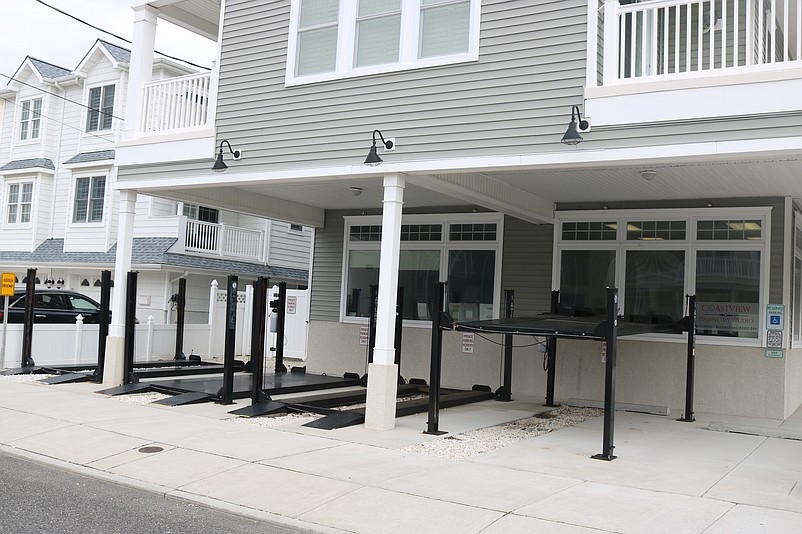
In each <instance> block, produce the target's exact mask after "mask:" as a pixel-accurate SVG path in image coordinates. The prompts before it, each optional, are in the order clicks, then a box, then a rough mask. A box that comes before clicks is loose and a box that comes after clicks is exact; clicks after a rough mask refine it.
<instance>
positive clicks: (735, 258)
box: [555, 208, 802, 340]
mask: <svg viewBox="0 0 802 534" xmlns="http://www.w3.org/2000/svg"><path fill="white" fill-rule="evenodd" d="M557 217H558V223H557V235H556V244H557V249H558V254H556V255H555V262H556V264H555V273H558V274H557V281H558V287H559V289H560V305H561V307H562V308H563V310H564V311H565V312H567V313H572V314H575V315H597V314H602V313H604V311H605V306H606V304H605V287H607V286H615V287H618V288H619V303H620V306H621V310H620V313H622V314H623V316H624V318H625V319H626V320H631V321H636V322H647V323H670V322H674V321H678V320H680V319H681V318H682V317H683V316H684V315H686V313H687V309H686V308H687V306H686V298H685V296H686V295H696V329H697V334H699V335H701V336H714V337H716V338H718V339H721V338H739V339H741V340H743V339H744V338H745V339H753V340H757V339H759V337H760V332H761V328H760V325H761V323H760V318H761V317H762V314H761V310H762V307H763V306H764V304H765V303H764V302H763V301H762V300H761V295H764V294H765V293H766V289H767V287H768V278H767V276H768V275H767V271H768V267H767V261H768V256H769V254H768V251H769V248H768V247H769V236H768V222H769V217H770V212H769V209H768V208H740V209H739V210H725V209H723V208H722V209H721V210H718V209H717V210H710V209H705V210H692V209H690V210H670V211H669V210H652V211H650V212H638V211H634V210H633V211H623V210H622V211H612V210H608V211H605V212H601V213H595V212H560V213H558V215H557ZM800 265H802V262H800ZM801 277H802V275H801Z"/></svg>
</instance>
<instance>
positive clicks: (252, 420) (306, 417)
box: [225, 412, 323, 428]
mask: <svg viewBox="0 0 802 534" xmlns="http://www.w3.org/2000/svg"><path fill="white" fill-rule="evenodd" d="M321 417H323V416H322V415H319V414H315V413H297V412H292V413H286V414H276V415H263V416H261V417H234V418H231V419H225V421H232V422H234V423H240V424H244V425H251V426H258V427H262V428H274V427H278V426H287V425H303V424H306V423H308V422H310V421H314V420H316V419H320V418H321Z"/></svg>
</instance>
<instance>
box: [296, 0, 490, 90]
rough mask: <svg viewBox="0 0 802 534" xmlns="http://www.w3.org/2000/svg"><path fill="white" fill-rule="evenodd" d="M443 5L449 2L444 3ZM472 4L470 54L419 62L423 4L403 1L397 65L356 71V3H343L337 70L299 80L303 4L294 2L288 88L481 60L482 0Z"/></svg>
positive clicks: (347, 0) (348, 0)
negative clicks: (299, 26) (298, 65)
mask: <svg viewBox="0 0 802 534" xmlns="http://www.w3.org/2000/svg"><path fill="white" fill-rule="evenodd" d="M443 1H444V2H445V1H447V0H443ZM469 1H470V22H469V23H468V50H467V52H460V53H456V54H449V55H444V56H436V57H428V58H420V57H419V49H420V19H421V17H420V13H421V0H401V37H400V38H401V42H400V45H399V60H398V62H397V63H386V64H382V65H369V66H365V67H355V66H354V62H355V61H356V22H357V6H358V2H357V0H340V10H339V17H338V24H337V59H336V67H335V69H334V71H331V72H321V73H315V74H308V75H305V76H296V74H295V71H296V65H297V53H298V24H299V17H300V11H301V0H292V3H291V4H290V29H289V40H288V44H287V66H286V74H285V77H284V85H285V86H286V87H290V86H294V85H303V84H308V83H315V82H321V81H328V80H338V79H342V78H351V77H356V76H368V75H371V74H381V73H386V72H396V71H403V70H410V69H421V68H425V67H435V66H440V65H449V64H452V63H465V62H469V61H477V60H478V59H479V22H480V20H479V19H480V16H481V10H482V9H481V8H482V3H481V0H469Z"/></svg>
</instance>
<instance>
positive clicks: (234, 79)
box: [216, 0, 587, 169]
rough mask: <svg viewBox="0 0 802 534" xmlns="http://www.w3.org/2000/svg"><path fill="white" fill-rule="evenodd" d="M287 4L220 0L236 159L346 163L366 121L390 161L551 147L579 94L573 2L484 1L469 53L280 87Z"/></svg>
mask: <svg viewBox="0 0 802 534" xmlns="http://www.w3.org/2000/svg"><path fill="white" fill-rule="evenodd" d="M289 6H290V2H289V0H280V1H274V2H269V3H264V2H259V1H257V0H230V1H228V2H227V3H226V14H225V27H224V31H223V38H222V44H221V63H220V87H219V99H218V108H217V118H216V126H217V128H218V137H219V138H226V139H228V140H230V141H231V142H232V144H234V145H235V146H237V147H239V148H242V149H243V150H245V151H246V153H247V154H248V157H247V158H245V159H243V160H242V161H241V162H239V167H243V168H244V167H248V166H252V167H254V168H257V167H260V166H264V165H270V167H271V168H273V169H277V168H291V167H298V166H300V165H301V164H302V165H304V166H318V165H333V164H339V165H341V164H353V163H354V162H359V161H361V160H362V159H364V157H365V155H366V153H367V149H368V148H369V146H370V136H371V132H372V131H373V129H374V128H379V129H381V130H382V131H383V133H384V134H386V135H387V136H390V137H395V138H396V139H397V141H398V150H397V151H396V152H394V153H393V158H394V160H396V161H411V160H419V159H422V158H426V159H428V158H437V157H441V156H448V157H459V156H480V155H494V154H505V153H509V152H510V149H511V147H516V148H515V151H519V150H520V147H522V146H529V147H533V146H538V145H540V146H546V145H548V146H554V145H555V141H554V140H555V137H556V138H559V136H560V135H561V134H562V132H563V130H564V129H565V123H566V120H567V116H568V117H570V106H571V105H572V104H578V103H581V100H582V87H583V84H584V76H585V51H584V50H585V19H586V11H587V7H586V4H585V3H584V2H582V1H580V0H551V1H545V0H539V1H531V0H517V1H514V0H485V1H483V2H482V14H481V24H480V50H479V60H478V61H475V62H468V63H460V64H452V65H446V66H440V67H430V68H422V69H413V70H406V71H400V72H394V73H386V74H377V75H371V76H358V77H352V78H346V79H341V80H336V81H328V82H319V83H314V84H308V85H301V86H293V87H285V86H284V81H285V80H284V78H285V67H286V61H287V57H286V54H287V39H288V27H289ZM557 146H559V144H558V145H557ZM312 147H314V148H313V149H312ZM300 162H302V163H300Z"/></svg>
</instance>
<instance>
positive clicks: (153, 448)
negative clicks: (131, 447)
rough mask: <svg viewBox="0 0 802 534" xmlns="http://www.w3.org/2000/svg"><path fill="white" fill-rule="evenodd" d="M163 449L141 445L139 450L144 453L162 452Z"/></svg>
mask: <svg viewBox="0 0 802 534" xmlns="http://www.w3.org/2000/svg"><path fill="white" fill-rule="evenodd" d="M163 450H164V448H163V447H142V448H141V449H139V452H144V453H145V454H149V453H153V452H162V451H163Z"/></svg>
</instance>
